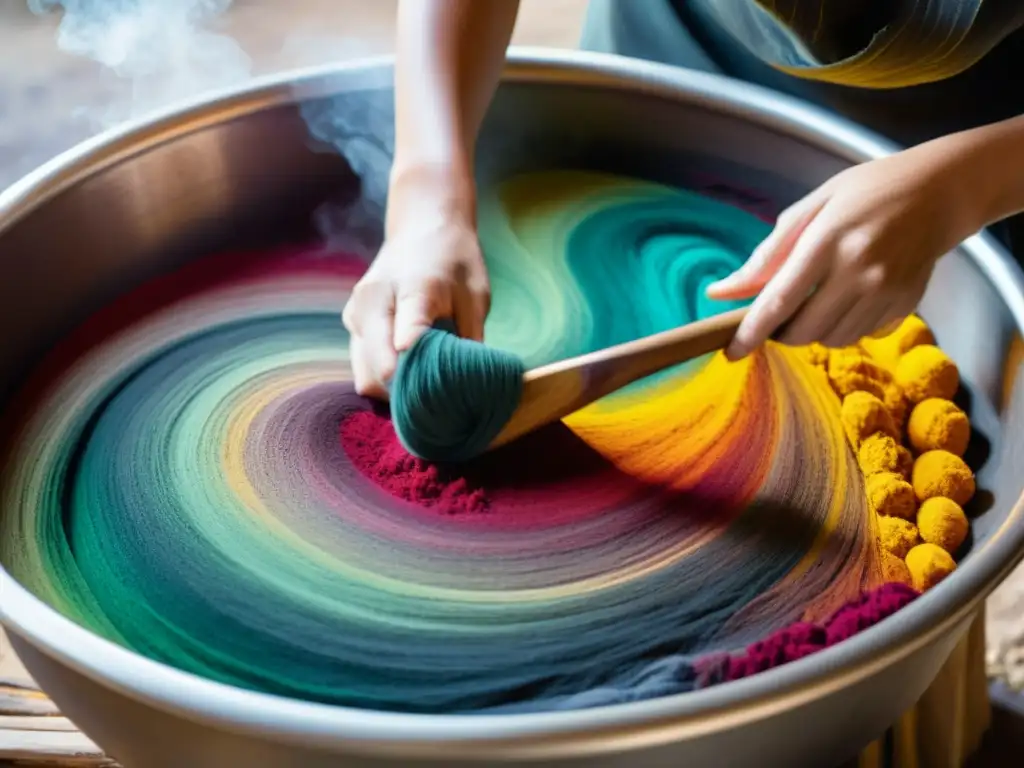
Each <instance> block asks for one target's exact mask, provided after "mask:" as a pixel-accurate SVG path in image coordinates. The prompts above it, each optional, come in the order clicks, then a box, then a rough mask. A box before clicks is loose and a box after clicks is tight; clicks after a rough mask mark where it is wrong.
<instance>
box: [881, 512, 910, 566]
mask: <svg viewBox="0 0 1024 768" xmlns="http://www.w3.org/2000/svg"><path fill="white" fill-rule="evenodd" d="M878 543H879V544H880V545H881V546H882V549H883V550H884V551H886V552H890V553H892V554H893V555H895V556H896V557H900V558H903V557H906V556H907V553H908V552H909V551H910V550H911V549H913V548H914V547H915V546H916V545H917V544H918V543H920V538H919V534H918V531H917V526H916V525H914V524H913V523H912V522H910V521H909V520H904V519H903V518H900V517H884V516H881V515H880V516H879V518H878Z"/></svg>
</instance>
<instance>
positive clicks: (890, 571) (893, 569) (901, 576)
mask: <svg viewBox="0 0 1024 768" xmlns="http://www.w3.org/2000/svg"><path fill="white" fill-rule="evenodd" d="M882 576H883V578H884V579H885V581H886V582H887V583H892V582H899V583H900V584H906V585H907V586H908V587H913V586H914V578H913V576H911V575H910V569H909V568H907V564H906V563H905V562H903V560H902V559H901V558H899V557H896V555H894V554H891V553H890V552H882Z"/></svg>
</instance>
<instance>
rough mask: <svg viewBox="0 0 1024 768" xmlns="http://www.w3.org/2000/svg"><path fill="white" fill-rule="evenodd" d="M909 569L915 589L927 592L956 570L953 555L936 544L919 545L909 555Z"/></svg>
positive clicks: (907, 561) (907, 560)
mask: <svg viewBox="0 0 1024 768" xmlns="http://www.w3.org/2000/svg"><path fill="white" fill-rule="evenodd" d="M906 563H907V569H908V570H909V571H910V577H911V579H912V580H913V586H914V589H916V590H918V591H919V592H925V591H927V590H929V589H931V588H932V587H934V586H935V585H936V584H938V583H939V582H940V581H942V580H943V579H944V578H946V577H947V576H949V574H951V573H952V572H953V571H955V570H956V562H955V561H954V560H953V557H952V555H950V554H949V552H947V551H946V550H944V549H943V548H942V547H940V546H937V545H935V544H928V543H924V544H918V545H917V546H916V547H914V548H913V549H912V550H910V552H908V553H907V559H906Z"/></svg>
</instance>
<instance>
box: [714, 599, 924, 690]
mask: <svg viewBox="0 0 1024 768" xmlns="http://www.w3.org/2000/svg"><path fill="white" fill-rule="evenodd" d="M917 596H918V592H917V591H916V590H914V589H913V588H911V587H909V586H907V585H906V584H900V583H898V582H897V583H891V584H883V585H882V586H881V587H879V588H878V589H876V590H874V591H872V592H868V593H866V594H864V595H862V596H861V597H860V598H859V599H857V600H854V601H852V602H850V603H847V604H846V605H844V606H843V607H842V608H840V609H839V610H838V611H836V612H835V614H833V615H832V617H831V618H830V619H828V621H826V622H825V623H824V624H811V623H808V622H805V621H801V622H797V623H795V624H791V625H790V626H788V627H784V628H783V629H780V630H778V631H777V632H774V633H773V634H771V635H769V636H768V637H766V638H765V639H764V640H761V641H759V642H756V643H754V644H752V645H750V646H747V648H746V649H745V650H744V651H743V652H742V653H738V654H715V655H713V656H709V657H706V658H704V659H701V660H699V661H698V662H697V664H696V665H695V666H696V670H697V678H698V680H699V681H700V685H701V687H704V686H708V685H714V684H715V683H720V682H726V681H729V680H739V679H741V678H744V677H750V676H751V675H756V674H759V673H761V672H765V671H767V670H769V669H774V668H775V667H780V666H782V665H783V664H788V663H789V662H791V661H796V660H797V659H802V658H804V657H805V656H810V655H811V654H813V653H817V652H818V651H821V650H824V649H825V648H828V647H830V646H833V645H837V644H838V643H841V642H843V641H844V640H847V639H849V638H851V637H853V636H854V635H856V634H857V633H859V632H863V631H864V630H865V629H868V628H869V627H872V626H874V625H875V624H878V623H879V622H881V621H882V620H883V619H885V618H888V617H889V616H891V615H893V614H894V613H896V612H897V611H899V610H901V609H903V608H904V607H906V606H907V605H909V604H910V603H911V602H912V601H913V600H914V599H915V598H916V597H917Z"/></svg>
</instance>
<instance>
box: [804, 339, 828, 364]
mask: <svg viewBox="0 0 1024 768" xmlns="http://www.w3.org/2000/svg"><path fill="white" fill-rule="evenodd" d="M802 351H803V354H804V359H805V360H807V362H808V363H810V364H811V365H813V366H815V367H816V368H827V367H828V352H829V350H828V347H826V346H825V345H824V344H819V343H818V342H814V343H812V344H808V345H807V346H806V347H803V348H802Z"/></svg>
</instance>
